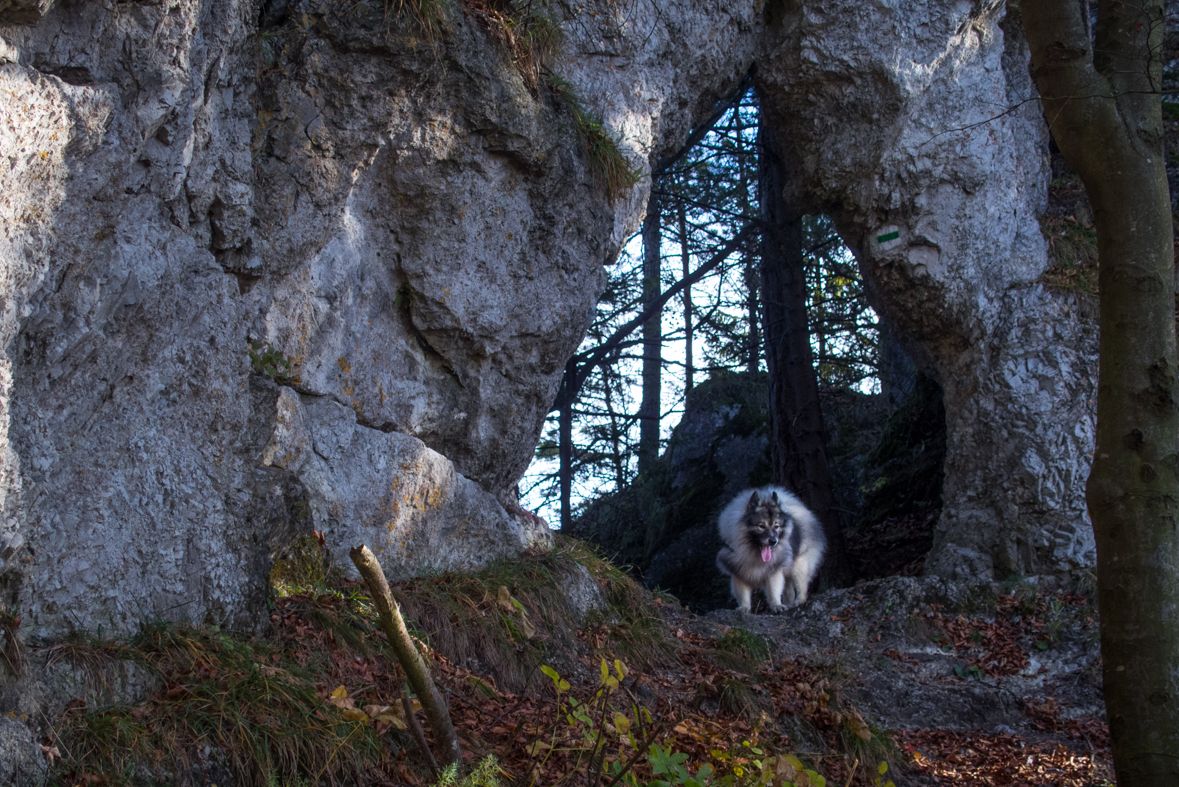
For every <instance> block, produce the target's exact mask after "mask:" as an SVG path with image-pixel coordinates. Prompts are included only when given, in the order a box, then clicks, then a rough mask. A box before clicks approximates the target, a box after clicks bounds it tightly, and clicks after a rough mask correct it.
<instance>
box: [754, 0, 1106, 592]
mask: <svg viewBox="0 0 1179 787" xmlns="http://www.w3.org/2000/svg"><path fill="white" fill-rule="evenodd" d="M1005 12H1006V13H1007V14H1009V15H1010V14H1013V13H1014V12H1013V11H1011V10H1010V9H1009V8H1008V9H1007V10H1006V11H1005V7H1004V4H1002V3H969V2H953V3H943V2H936V1H935V0H929V2H917V3H912V2H902V1H901V0H884V2H878V3H870V4H864V3H856V2H834V3H826V2H825V3H818V2H813V3H809V2H808V3H802V4H799V7H798V10H797V12H794V13H790V14H784V15H781V16H780V17H779V18H777V19H775V20H774V24H773V25H771V30H770V33H769V35H770V36H771V37H773V36H774V35H777V36H780V40H781V42H782V43H780V44H779V45H778V46H777V48H776V49H774V50H773V51H771V52H770V53H769V54H768V55H767V56H766V57H765V58H764V59H763V60H762V61H759V69H758V84H759V87H760V89H761V91H762V94H763V109H764V110H765V111H766V112H767V113H768V114H769V116H770V122H771V124H772V125H773V127H774V128H775V130H776V136H777V138H778V139H779V140H782V141H783V144H784V145H789V147H790V149H791V150H792V152H793V157H794V159H795V169H796V170H797V173H798V178H799V179H800V181H801V185H800V187H799V188H800V190H801V191H802V192H803V193H804V199H805V200H806V201H808V202H809V203H810V205H811V207H812V209H813V210H815V211H826V212H830V213H831V214H832V215H833V216H834V217H835V218H836V221H837V224H838V226H839V228H840V232H841V234H842V235H843V237H844V239H845V240H846V241H847V242H848V243H849V245H851V246H852V247H853V248H854V249H856V250H857V253H858V256H859V260H860V265H861V268H862V270H863V272H864V274H865V278H866V280H867V282H868V284H869V285H870V290H869V291H870V294H871V296H872V298H873V300H874V305H875V306H876V308H877V310H878V311H879V312H880V313H881V314H882V316H883V317H884V318H885V319H886V320H888V321H889V322H891V323H892V324H893V325H894V326H895V327H896V329H897V332H898V333H899V334H900V335H901V336H903V337H905V338H906V339H907V340H908V343H909V345H910V349H911V350H912V354H913V355H914V356H915V357H916V358H918V359H920V361H921V362H923V365H924V366H926V367H927V368H928V369H929V370H930V371H931V372H933V373H934V374H936V376H937V378H938V379H939V382H940V383H941V385H942V387H943V389H944V393H945V409H946V430H947V456H946V467H945V471H946V480H945V488H944V490H943V495H944V509H943V511H942V515H941V519H940V521H939V525H938V531H937V534H936V538H935V544H934V548H933V552H932V553H931V554H930V556H929V559H928V561H927V563H926V571H928V572H932V573H936V574H942V575H946V576H952V577H954V576H957V577H969V578H979V577H991V576H996V575H997V576H999V577H1000V578H1005V577H1006V576H1008V575H1009V574H1011V573H1013V572H1018V573H1022V574H1040V573H1063V572H1068V571H1070V570H1074V569H1077V568H1080V567H1084V566H1089V565H1092V563H1093V561H1094V559H1095V553H1094V542H1093V535H1092V531H1091V526H1090V524H1089V521H1088V517H1087V515H1086V511H1085V504H1084V485H1085V480H1086V478H1087V476H1088V472H1089V464H1090V460H1091V457H1092V451H1093V439H1094V438H1093V435H1094V404H1093V398H1094V395H1095V375H1094V372H1095V370H1096V368H1097V366H1096V353H1097V341H1096V322H1095V319H1094V318H1093V316H1092V315H1091V314H1090V313H1089V312H1088V310H1087V308H1086V304H1085V303H1084V302H1083V298H1081V297H1079V296H1074V295H1069V294H1062V293H1060V292H1057V291H1053V290H1050V289H1049V288H1048V287H1046V286H1045V285H1044V284H1042V283H1039V282H1038V281H1037V279H1038V277H1039V276H1040V275H1041V274H1042V273H1043V271H1044V269H1045V267H1046V256H1045V241H1044V238H1043V236H1042V235H1041V232H1040V227H1039V224H1038V217H1039V216H1040V214H1041V213H1042V212H1043V210H1044V206H1045V196H1046V194H1047V188H1046V187H1047V183H1048V178H1049V168H1048V158H1047V144H1046V133H1047V132H1046V128H1045V126H1044V123H1043V121H1042V119H1041V117H1040V115H1039V111H1038V108H1037V105H1036V103H1035V102H1034V101H1029V99H1032V98H1034V97H1035V95H1036V94H1035V90H1034V87H1033V85H1032V84H1031V81H1030V78H1029V76H1028V68H1027V48H1026V44H1025V42H1024V40H1023V38H1022V30H1021V28H1020V26H1019V23H1018V19H1014V18H1011V17H1010V16H1008V17H1007V18H1004V13H1005ZM1021 102H1022V103H1021ZM1012 107H1013V108H1014V109H1012V110H1011V111H1009V112H1006V113H1005V114H1004V111H1005V110H1008V108H1012Z"/></svg>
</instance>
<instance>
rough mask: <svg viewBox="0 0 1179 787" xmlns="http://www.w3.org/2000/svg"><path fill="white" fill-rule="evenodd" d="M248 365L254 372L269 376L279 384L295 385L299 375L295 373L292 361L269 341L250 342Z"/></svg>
mask: <svg viewBox="0 0 1179 787" xmlns="http://www.w3.org/2000/svg"><path fill="white" fill-rule="evenodd" d="M250 366H251V367H252V368H253V370H254V373H255V374H260V375H262V376H263V377H269V378H270V379H271V380H274V381H275V382H276V383H279V384H280V385H292V384H293V385H297V384H298V383H299V375H298V374H296V373H295V368H294V363H293V362H292V361H291V359H290V358H288V357H286V356H285V355H284V354H283V353H282V351H281V350H276V349H275V348H274V347H272V346H271V345H270V343H269V342H263V341H254V342H250Z"/></svg>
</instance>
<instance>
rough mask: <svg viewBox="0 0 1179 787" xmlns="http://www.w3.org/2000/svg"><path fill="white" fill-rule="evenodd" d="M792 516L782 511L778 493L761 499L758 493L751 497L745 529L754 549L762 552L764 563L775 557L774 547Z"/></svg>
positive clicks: (783, 533)
mask: <svg viewBox="0 0 1179 787" xmlns="http://www.w3.org/2000/svg"><path fill="white" fill-rule="evenodd" d="M789 522H790V518H789V517H788V516H787V515H786V513H785V512H783V511H782V507H781V505H779V503H778V495H777V493H776V492H775V493H773V494H771V495H770V497H769V499H759V498H758V496H757V493H756V492H754V493H753V496H752V497H750V498H749V504H748V505H747V506H746V507H745V529H746V533H747V534H748V536H749V540H750V542H751V543H752V544H753V546H754V549H755V550H756V551H757V552H759V553H760V554H761V559H762V562H763V563H768V562H770V560H771V559H772V558H773V551H774V548H775V547H777V546H778V542H779V541H781V540H782V538H783V537H784V536H785V534H786V528H787V525H788V524H789Z"/></svg>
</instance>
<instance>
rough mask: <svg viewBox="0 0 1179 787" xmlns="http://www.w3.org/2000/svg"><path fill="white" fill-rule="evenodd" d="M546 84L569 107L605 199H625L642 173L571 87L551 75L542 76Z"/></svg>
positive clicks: (566, 82)
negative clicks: (604, 190) (603, 189)
mask: <svg viewBox="0 0 1179 787" xmlns="http://www.w3.org/2000/svg"><path fill="white" fill-rule="evenodd" d="M544 80H545V83H546V84H547V85H548V86H549V88H550V89H551V90H552V91H553V94H554V95H556V96H557V97H558V98H560V99H561V100H562V101H564V102H565V104H566V105H567V106H568V107H569V111H570V112H571V113H572V114H573V123H574V125H575V126H576V128H577V136H578V138H579V139H580V140H581V141H582V143H584V145H585V149H586V154H587V156H588V158H589V164H590V168H591V169H592V170H593V171H594V172H595V173H596V174H597V176H598V178H599V179H600V180H601V181H602V184H603V185H604V186H605V188H606V196H607V197H609V199H610V201H611V202H617V201H618V200H619V199H621V198H622V197H624V196H626V195H627V194H628V193H629V192H630V190H631V188H633V187H634V185H635V184H636V183H638V182H639V180H640V179H641V174H642V171H641V170H640V169H639V167H637V166H636V165H634V164H632V163H631V162H630V161H629V160H628V159H627V157H626V156H625V155H624V154H623V153H622V151H621V150H619V149H618V143H616V142H615V141H614V138H613V137H611V136H610V134H609V133H607V131H606V129H605V127H604V125H603V123H602V119H601V118H600V117H599V116H597V115H596V114H594V113H592V112H591V111H590V110H589V109H587V108H586V106H585V104H584V103H583V102H582V101H581V98H580V97H579V96H578V95H577V91H576V90H575V89H574V88H573V85H572V84H570V83H569V81H568V80H566V79H565V78H564V77H562V76H560V75H558V74H555V73H553V72H551V71H546V72H545V74H544Z"/></svg>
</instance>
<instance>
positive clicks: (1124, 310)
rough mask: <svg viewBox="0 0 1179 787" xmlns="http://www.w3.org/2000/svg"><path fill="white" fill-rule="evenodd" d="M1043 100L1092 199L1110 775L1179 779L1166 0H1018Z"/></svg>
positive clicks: (1098, 518) (1137, 786) (1177, 469)
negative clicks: (1091, 0) (1093, 17)
mask: <svg viewBox="0 0 1179 787" xmlns="http://www.w3.org/2000/svg"><path fill="white" fill-rule="evenodd" d="M1022 15H1023V22H1024V28H1025V30H1026V31H1027V37H1028V41H1029V43H1030V44H1031V50H1032V66H1033V72H1034V78H1035V81H1036V85H1037V87H1038V88H1039V90H1040V95H1041V97H1042V101H1043V109H1044V116H1045V118H1046V119H1047V120H1048V124H1049V127H1050V128H1051V129H1052V136H1053V137H1054V139H1055V140H1056V143H1057V145H1059V147H1060V150H1061V152H1062V153H1063V154H1064V157H1065V160H1067V161H1068V163H1069V165H1070V166H1071V167H1072V168H1073V169H1074V170H1075V171H1076V172H1077V174H1079V175H1080V176H1081V180H1082V181H1083V182H1084V184H1085V191H1086V192H1087V193H1088V195H1089V200H1090V202H1091V203H1092V205H1093V218H1094V223H1095V225H1096V229H1097V252H1098V259H1099V266H1100V267H1099V271H1100V272H1099V274H1098V276H1099V281H1098V283H1099V288H1100V292H1101V350H1100V367H1101V368H1100V373H1099V380H1098V389H1097V450H1096V453H1095V456H1094V460H1093V468H1092V470H1091V471H1090V474H1089V484H1088V487H1087V490H1086V493H1087V499H1088V503H1089V514H1090V516H1091V517H1092V519H1093V529H1094V533H1095V535H1096V539H1097V587H1098V604H1099V606H1100V610H1101V656H1102V668H1103V678H1104V692H1105V707H1106V711H1107V715H1108V717H1109V726H1110V734H1111V739H1112V744H1113V755H1114V769H1115V771H1116V772H1117V779H1118V784H1119V785H1124V786H1125V787H1155V786H1156V785H1157V786H1158V787H1162V785H1168V786H1169V787H1175V785H1179V528H1177V527H1176V521H1177V519H1179V455H1177V453H1176V443H1177V434H1179V408H1177V407H1176V399H1177V398H1179V391H1176V387H1177V385H1176V372H1177V371H1179V370H1177V369H1176V354H1175V313H1174V310H1175V279H1174V269H1175V268H1174V266H1175V261H1174V252H1173V249H1172V245H1171V243H1172V241H1171V232H1172V227H1171V224H1172V219H1171V209H1170V198H1169V195H1168V189H1167V178H1166V170H1165V164H1164V155H1165V154H1164V150H1163V128H1162V115H1161V100H1160V98H1161V83H1162V59H1161V57H1162V44H1163V2H1162V0H1126V2H1121V1H1120V0H1100V2H1099V3H1098V6H1097V22H1096V26H1095V27H1094V29H1093V38H1092V39H1091V38H1090V31H1089V15H1088V4H1087V3H1082V2H1078V1H1077V0H1024V2H1023V4H1022Z"/></svg>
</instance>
